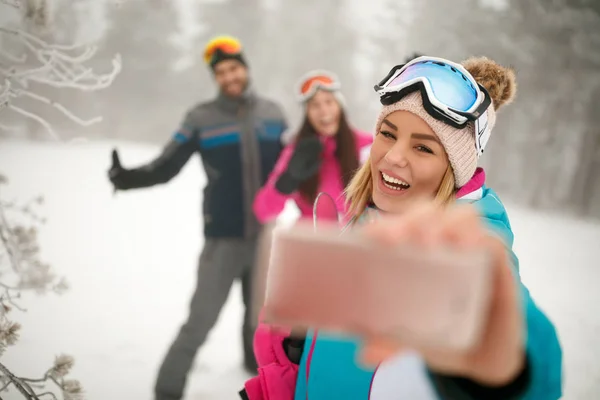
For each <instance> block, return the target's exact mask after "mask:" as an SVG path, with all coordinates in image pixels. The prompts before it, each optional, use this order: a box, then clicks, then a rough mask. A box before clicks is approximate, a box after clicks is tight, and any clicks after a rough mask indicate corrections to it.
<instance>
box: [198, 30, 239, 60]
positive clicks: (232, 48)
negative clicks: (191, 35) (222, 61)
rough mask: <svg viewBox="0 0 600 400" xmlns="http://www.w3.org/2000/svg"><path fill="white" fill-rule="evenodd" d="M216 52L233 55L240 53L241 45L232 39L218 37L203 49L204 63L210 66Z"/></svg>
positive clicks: (229, 37)
mask: <svg viewBox="0 0 600 400" xmlns="http://www.w3.org/2000/svg"><path fill="white" fill-rule="evenodd" d="M217 51H219V52H221V53H224V54H228V55H235V54H240V53H241V52H242V44H241V43H240V42H239V41H238V40H237V39H236V38H234V37H231V36H219V37H216V38H214V39H212V40H211V41H210V42H208V44H207V45H206V47H205V48H204V62H205V63H207V64H210V62H211V60H212V59H213V57H214V56H215V54H216V53H217Z"/></svg>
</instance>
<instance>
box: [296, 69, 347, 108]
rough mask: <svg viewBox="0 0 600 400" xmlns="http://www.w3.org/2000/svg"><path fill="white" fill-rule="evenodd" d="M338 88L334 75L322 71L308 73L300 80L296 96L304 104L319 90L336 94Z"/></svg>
mask: <svg viewBox="0 0 600 400" xmlns="http://www.w3.org/2000/svg"><path fill="white" fill-rule="evenodd" d="M340 87H341V85H340V82H339V80H338V78H337V76H335V74H333V73H331V72H328V71H322V70H317V71H310V72H309V73H307V74H306V75H304V76H303V77H302V78H300V80H299V82H298V85H297V89H296V94H297V96H298V100H299V101H300V102H305V101H308V100H310V99H311V98H312V97H313V96H314V95H315V93H317V90H319V89H322V90H327V91H329V92H336V91H338V90H340Z"/></svg>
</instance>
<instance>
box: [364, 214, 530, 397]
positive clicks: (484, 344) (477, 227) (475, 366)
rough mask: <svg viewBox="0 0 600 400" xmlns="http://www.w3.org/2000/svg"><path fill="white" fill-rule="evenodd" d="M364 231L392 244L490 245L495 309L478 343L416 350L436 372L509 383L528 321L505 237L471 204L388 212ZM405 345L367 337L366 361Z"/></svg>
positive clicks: (519, 364) (521, 361)
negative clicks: (462, 347)
mask: <svg viewBox="0 0 600 400" xmlns="http://www.w3.org/2000/svg"><path fill="white" fill-rule="evenodd" d="M364 231H365V234H367V235H369V236H370V237H372V238H374V239H376V240H377V241H378V242H381V243H386V244H389V245H395V244H399V243H401V242H403V241H406V240H409V241H411V242H414V243H419V244H422V245H425V246H432V247H434V246H438V245H440V244H442V243H443V244H451V245H453V246H455V247H458V248H464V249H469V248H485V249H487V250H488V251H489V252H490V254H492V258H493V260H494V261H493V262H494V283H493V294H492V301H491V307H490V310H489V315H488V320H487V322H486V327H485V329H484V333H483V336H482V339H481V342H480V343H479V345H478V346H477V347H476V348H474V349H472V350H470V351H468V352H466V353H465V352H455V351H439V350H432V349H427V348H419V349H415V350H417V351H418V352H419V353H420V354H421V355H422V356H423V357H424V359H425V361H426V363H427V365H428V367H429V368H430V369H431V370H432V371H435V372H438V373H441V374H447V375H454V376H462V377H465V378H468V379H471V380H473V381H475V382H477V383H479V384H481V385H486V386H502V385H505V384H508V383H510V382H511V381H512V380H513V379H514V378H516V377H517V376H518V374H519V373H520V372H521V371H522V369H523V368H524V365H525V350H524V348H525V345H524V338H523V332H524V326H523V324H524V320H523V316H522V310H521V307H520V303H519V294H518V286H517V285H518V284H517V281H516V279H515V277H514V275H513V272H512V270H511V266H510V264H509V261H508V258H507V252H506V248H505V246H504V244H503V243H502V241H501V240H500V239H499V238H497V237H494V236H492V235H490V234H489V232H488V231H487V230H486V228H485V227H484V226H483V223H482V221H481V218H480V216H479V215H478V214H477V211H476V210H475V208H474V207H472V206H452V207H446V208H440V207H436V206H435V205H433V204H425V205H423V204H421V205H419V206H417V207H414V208H411V211H409V212H407V213H406V214H404V215H402V216H391V215H388V216H386V218H381V219H380V220H378V221H375V222H374V223H372V224H369V225H368V226H366V227H365V228H364ZM406 348H407V346H406V345H405V344H403V343H398V342H395V341H390V340H389V339H382V338H376V337H373V338H368V339H367V340H366V341H365V345H364V348H363V350H362V359H363V361H364V362H366V363H368V364H377V363H379V362H381V361H383V360H385V359H386V358H388V357H390V356H392V355H394V354H397V353H398V352H400V351H402V350H403V349H406Z"/></svg>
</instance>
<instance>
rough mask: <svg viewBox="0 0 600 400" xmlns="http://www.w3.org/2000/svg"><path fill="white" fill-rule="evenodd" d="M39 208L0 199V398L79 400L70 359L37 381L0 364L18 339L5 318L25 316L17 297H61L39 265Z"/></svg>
mask: <svg viewBox="0 0 600 400" xmlns="http://www.w3.org/2000/svg"><path fill="white" fill-rule="evenodd" d="M5 184H7V179H6V177H4V176H3V175H0V187H1V185H5ZM0 194H2V191H0ZM42 202H43V198H42V197H37V198H35V199H33V200H31V201H29V202H27V203H25V204H18V203H17V202H15V201H8V200H6V199H4V198H2V196H0V392H3V391H11V393H14V392H15V391H16V392H17V393H19V394H21V395H22V397H23V398H25V399H28V400H38V399H39V400H41V399H46V398H49V399H55V400H57V399H58V398H59V397H57V395H56V393H55V392H57V391H59V392H62V398H63V400H81V399H82V398H83V391H82V388H81V385H80V384H79V382H78V381H76V380H72V379H67V375H68V373H69V371H70V369H71V367H72V366H73V358H72V357H70V356H67V355H60V356H57V357H56V359H55V360H54V365H53V366H52V367H50V368H48V370H47V371H46V373H45V374H44V375H43V376H42V377H39V378H29V377H21V376H17V375H15V374H14V373H13V372H11V370H10V369H9V368H8V366H6V365H4V363H3V362H2V354H3V353H4V351H5V350H6V348H7V347H9V346H14V345H15V344H17V341H18V338H19V331H20V329H21V325H20V324H19V323H17V322H15V321H13V319H12V318H11V317H12V311H13V310H18V311H26V310H25V309H23V308H22V307H21V306H20V305H19V299H20V297H21V295H22V293H24V292H27V291H32V292H36V293H38V294H45V293H47V292H54V293H57V294H61V293H63V292H64V291H65V290H66V289H67V288H68V286H67V283H66V281H65V280H64V278H59V277H58V276H56V275H55V274H54V273H53V272H52V269H51V268H50V266H49V265H48V264H46V263H44V262H43V261H42V260H40V255H39V252H40V249H39V245H38V239H37V228H38V226H39V225H40V224H43V223H44V220H43V219H42V218H40V217H39V216H38V215H37V214H36V212H35V206H36V205H39V204H41V203H42ZM0 398H2V396H1V395H0Z"/></svg>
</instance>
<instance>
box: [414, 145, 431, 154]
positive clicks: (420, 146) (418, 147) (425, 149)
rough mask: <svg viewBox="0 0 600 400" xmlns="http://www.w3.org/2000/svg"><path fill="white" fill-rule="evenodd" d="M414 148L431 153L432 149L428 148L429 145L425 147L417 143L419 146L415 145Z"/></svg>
mask: <svg viewBox="0 0 600 400" xmlns="http://www.w3.org/2000/svg"><path fill="white" fill-rule="evenodd" d="M416 149H417V150H418V151H422V152H424V153H429V154H433V150H431V149H430V148H429V147H427V146H423V145H419V146H417V147H416Z"/></svg>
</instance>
